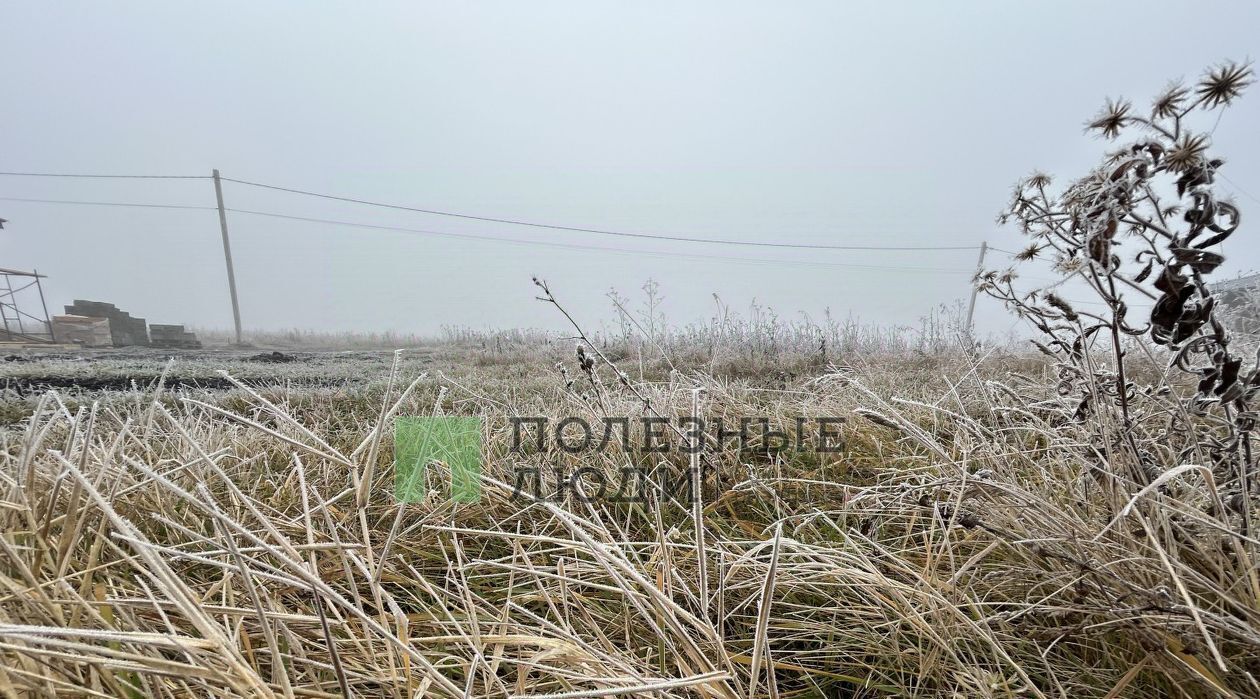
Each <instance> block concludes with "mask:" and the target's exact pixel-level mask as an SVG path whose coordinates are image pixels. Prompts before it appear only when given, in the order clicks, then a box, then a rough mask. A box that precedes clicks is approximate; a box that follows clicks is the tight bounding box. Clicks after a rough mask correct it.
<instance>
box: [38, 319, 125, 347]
mask: <svg viewBox="0 0 1260 699" xmlns="http://www.w3.org/2000/svg"><path fill="white" fill-rule="evenodd" d="M52 327H53V337H55V338H56V339H57V342H62V343H67V344H76V345H83V346H84V347H110V346H112V345H113V344H114V338H113V336H112V335H111V334H110V332H109V319H108V318H89V317H88V316H76V315H67V316H53V319H52Z"/></svg>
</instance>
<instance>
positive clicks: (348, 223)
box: [225, 208, 971, 274]
mask: <svg viewBox="0 0 1260 699" xmlns="http://www.w3.org/2000/svg"><path fill="white" fill-rule="evenodd" d="M225 210H226V211H230V212H232V213H236V214H247V215H250V216H265V217H268V218H279V219H286V220H290V221H303V222H306V223H321V224H327V225H333V226H348V227H352V228H365V229H371V230H385V231H395V232H399V233H415V234H421V235H433V236H441V237H446V238H459V239H471V240H485V241H490V242H496V243H511V244H516V245H539V246H544V247H552V248H564V249H570V250H593V251H596V252H611V253H621V254H630V255H650V256H656V257H663V258H678V257H684V258H690V259H699V260H723V261H728V262H745V263H752V264H769V265H776V264H783V265H807V266H814V267H832V268H840V269H859V270H873V271H888V272H946V273H951V274H957V273H962V272H970V271H971V270H969V269H963V268H946V267H894V266H883V265H860V264H849V263H843V262H818V261H815V260H758V259H752V258H747V257H728V256H725V255H705V254H698V253H674V252H663V251H658V250H632V249H627V248H607V247H603V246H599V245H581V244H578V243H556V242H551V241H543V240H521V239H519V238H500V237H498V236H489V235H477V234H474V233H451V232H448V231H434V230H427V229H421V228H407V227H404V226H388V225H381V224H374V223H360V222H355V221H339V220H334V219H324V218H313V217H309V216H293V215H289V214H279V213H274V212H270V211H252V210H249V209H233V208H228V209H225Z"/></svg>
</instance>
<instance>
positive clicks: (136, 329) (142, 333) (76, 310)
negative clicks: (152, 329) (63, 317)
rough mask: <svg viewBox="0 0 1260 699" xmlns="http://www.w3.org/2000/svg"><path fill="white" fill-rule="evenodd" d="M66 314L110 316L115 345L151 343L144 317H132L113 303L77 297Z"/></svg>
mask: <svg viewBox="0 0 1260 699" xmlns="http://www.w3.org/2000/svg"><path fill="white" fill-rule="evenodd" d="M66 314H67V315H75V316H87V317H89V318H108V319H109V332H110V336H111V338H112V340H113V343H114V346H115V347H127V346H131V345H147V344H149V331H148V325H147V324H146V323H145V321H144V318H132V317H131V314H130V313H127V312H126V311H121V310H119V309H118V307H117V306H115V305H114V304H112V303H103V302H100V301H83V300H81V299H75V301H74V303H73V304H72V305H69V306H66Z"/></svg>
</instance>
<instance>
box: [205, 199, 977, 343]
mask: <svg viewBox="0 0 1260 699" xmlns="http://www.w3.org/2000/svg"><path fill="white" fill-rule="evenodd" d="M216 181H217V180H216ZM225 230H226V229H225ZM224 240H226V238H224ZM987 252H989V241H987V240H986V241H984V242H983V243H980V261H979V262H977V263H976V276H977V277H978V276H980V274H981V273H983V272H984V255H985V253H987ZM979 292H980V289H979V288H978V287H977V286H976V284H975V281H974V280H973V281H972V284H971V303H969V304H967V332H969V333H972V334H975V330H976V295H977V294H978V293H979Z"/></svg>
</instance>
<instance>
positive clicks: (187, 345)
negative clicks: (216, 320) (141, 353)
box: [149, 323, 201, 349]
mask: <svg viewBox="0 0 1260 699" xmlns="http://www.w3.org/2000/svg"><path fill="white" fill-rule="evenodd" d="M149 344H150V345H152V346H154V347H169V348H175V349H200V348H201V341H200V340H198V339H197V335H196V333H190V332H188V331H187V330H184V326H182V325H162V324H159V323H154V324H152V325H150V326H149Z"/></svg>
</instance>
